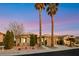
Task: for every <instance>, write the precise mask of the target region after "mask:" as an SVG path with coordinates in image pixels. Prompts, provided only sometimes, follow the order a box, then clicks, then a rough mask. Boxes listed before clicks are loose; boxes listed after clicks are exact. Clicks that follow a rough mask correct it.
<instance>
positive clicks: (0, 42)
mask: <svg viewBox="0 0 79 59" xmlns="http://www.w3.org/2000/svg"><path fill="white" fill-rule="evenodd" d="M3 38H4V34H3V33H2V32H0V45H2V44H3Z"/></svg>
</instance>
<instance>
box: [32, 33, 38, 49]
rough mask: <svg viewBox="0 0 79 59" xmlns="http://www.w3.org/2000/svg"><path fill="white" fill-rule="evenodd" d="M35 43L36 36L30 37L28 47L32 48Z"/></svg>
mask: <svg viewBox="0 0 79 59" xmlns="http://www.w3.org/2000/svg"><path fill="white" fill-rule="evenodd" d="M36 43H37V35H33V34H31V35H30V46H32V47H33V48H34V46H35V44H36Z"/></svg>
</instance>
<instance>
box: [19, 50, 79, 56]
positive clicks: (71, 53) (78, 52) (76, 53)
mask: <svg viewBox="0 0 79 59" xmlns="http://www.w3.org/2000/svg"><path fill="white" fill-rule="evenodd" d="M20 56H79V49H71V50H64V51H53V52H45V53H36V54H24V55H20Z"/></svg>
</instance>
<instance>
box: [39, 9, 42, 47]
mask: <svg viewBox="0 0 79 59" xmlns="http://www.w3.org/2000/svg"><path fill="white" fill-rule="evenodd" d="M41 12H42V10H41V9H40V10H39V46H41V34H42V15H41Z"/></svg>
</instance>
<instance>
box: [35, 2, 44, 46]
mask: <svg viewBox="0 0 79 59" xmlns="http://www.w3.org/2000/svg"><path fill="white" fill-rule="evenodd" d="M35 8H36V9H37V10H38V11H39V37H40V38H39V46H41V34H42V10H43V9H44V8H45V4H44V3H35Z"/></svg>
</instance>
